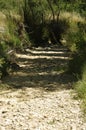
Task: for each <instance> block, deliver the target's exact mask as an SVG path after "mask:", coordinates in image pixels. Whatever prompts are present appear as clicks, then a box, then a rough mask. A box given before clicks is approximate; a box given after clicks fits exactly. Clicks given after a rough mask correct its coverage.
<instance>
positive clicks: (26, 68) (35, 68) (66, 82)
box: [3, 58, 75, 91]
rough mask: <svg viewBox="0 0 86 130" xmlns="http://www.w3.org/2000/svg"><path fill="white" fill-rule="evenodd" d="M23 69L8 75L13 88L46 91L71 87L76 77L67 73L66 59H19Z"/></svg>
mask: <svg viewBox="0 0 86 130" xmlns="http://www.w3.org/2000/svg"><path fill="white" fill-rule="evenodd" d="M19 62H20V64H21V65H22V67H21V70H19V71H17V73H13V74H11V75H10V76H8V77H6V78H5V79H4V81H3V83H5V84H7V85H9V86H10V87H11V88H16V89H21V88H23V87H29V88H32V87H34V88H42V89H44V90H46V91H56V90H60V89H71V88H72V84H73V83H74V81H75V79H74V77H73V76H72V75H69V74H67V73H66V68H67V63H68V60H66V59H59V60H58V59H29V60H28V59H24V58H23V59H19Z"/></svg>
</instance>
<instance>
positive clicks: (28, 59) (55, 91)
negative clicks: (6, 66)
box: [0, 47, 86, 130]
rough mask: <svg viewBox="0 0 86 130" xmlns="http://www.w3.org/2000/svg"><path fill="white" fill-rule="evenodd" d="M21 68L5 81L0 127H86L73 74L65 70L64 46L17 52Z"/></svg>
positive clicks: (78, 129) (39, 129) (30, 129)
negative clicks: (5, 88) (74, 88)
mask: <svg viewBox="0 0 86 130" xmlns="http://www.w3.org/2000/svg"><path fill="white" fill-rule="evenodd" d="M16 56H17V62H18V64H19V66H20V69H16V72H12V73H11V74H10V75H9V76H8V77H6V78H5V79H4V80H3V84H4V86H6V87H8V88H9V89H7V90H4V89H3V91H1V92H0V130H86V122H85V121H84V114H83V113H82V111H81V109H80V104H81V101H80V100H76V99H75V98H74V97H76V93H75V91H74V90H73V89H72V84H73V83H74V77H73V76H72V75H69V74H67V73H65V72H64V70H66V67H67V64H68V62H69V60H70V57H69V56H70V54H69V52H68V51H67V50H66V49H65V48H55V47H54V48H45V49H44V48H36V49H35V50H34V49H33V50H30V49H27V50H26V52H25V53H22V54H16Z"/></svg>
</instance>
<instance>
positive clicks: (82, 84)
mask: <svg viewBox="0 0 86 130" xmlns="http://www.w3.org/2000/svg"><path fill="white" fill-rule="evenodd" d="M75 89H76V91H77V94H78V97H79V98H80V99H82V101H83V102H82V108H83V110H84V112H85V114H86V63H85V65H84V66H83V69H82V79H81V80H79V81H78V82H77V83H76V85H75Z"/></svg>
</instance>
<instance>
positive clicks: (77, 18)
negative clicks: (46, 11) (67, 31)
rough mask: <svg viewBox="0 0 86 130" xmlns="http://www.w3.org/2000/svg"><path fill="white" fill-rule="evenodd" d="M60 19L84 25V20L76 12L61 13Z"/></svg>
mask: <svg viewBox="0 0 86 130" xmlns="http://www.w3.org/2000/svg"><path fill="white" fill-rule="evenodd" d="M60 19H68V21H69V22H75V23H77V22H81V23H85V19H84V18H82V17H81V16H80V14H78V13H76V12H61V14H60Z"/></svg>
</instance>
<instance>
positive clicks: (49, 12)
mask: <svg viewBox="0 0 86 130" xmlns="http://www.w3.org/2000/svg"><path fill="white" fill-rule="evenodd" d="M85 7H86V2H85V0H65V1H64V0H0V30H1V31H0V77H1V78H3V76H5V75H7V74H8V73H9V72H8V69H9V67H10V65H11V62H12V61H10V54H9V52H10V50H14V51H19V50H21V51H22V50H24V48H25V47H27V46H36V47H37V46H43V47H44V46H49V45H50V44H58V46H60V45H64V46H67V48H69V49H70V50H71V52H72V60H71V61H70V63H69V72H70V73H72V74H74V75H76V76H77V77H78V78H81V80H80V81H79V82H80V84H79V83H77V84H78V85H76V86H77V87H76V88H77V89H78V91H79V97H83V98H84V99H86V71H84V70H85V69H84V68H86V8H85ZM78 80H79V79H78ZM81 91H83V92H81ZM80 92H81V93H83V95H82V96H80V95H81V94H80ZM85 105H86V102H85Z"/></svg>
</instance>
